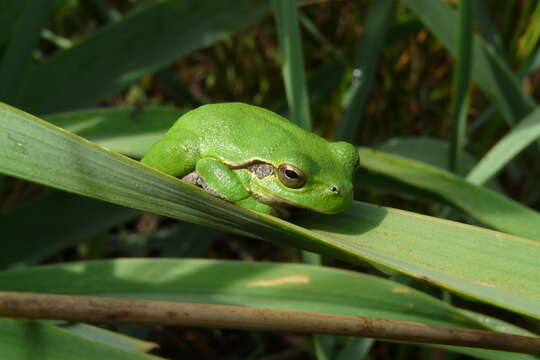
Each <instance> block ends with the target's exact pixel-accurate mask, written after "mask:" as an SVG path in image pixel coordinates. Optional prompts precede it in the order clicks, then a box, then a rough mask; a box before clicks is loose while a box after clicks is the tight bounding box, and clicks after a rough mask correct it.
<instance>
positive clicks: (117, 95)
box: [0, 0, 540, 360]
mask: <svg viewBox="0 0 540 360" xmlns="http://www.w3.org/2000/svg"><path fill="white" fill-rule="evenodd" d="M298 5H299V7H298V10H297V13H296V16H295V11H294V6H293V2H287V1H279V0H276V1H274V2H270V1H266V0H264V1H263V0H250V1H248V0H238V1H234V2H226V1H220V0H198V1H196V2H191V1H179V0H162V1H150V0H148V1H120V0H118V1H113V0H110V1H105V0H79V1H75V0H65V1H61V0H58V1H52V0H51V1H45V0H44V1H39V2H36V1H31V0H26V1H21V0H2V11H1V12H0V100H2V101H3V102H5V103H7V104H9V105H11V106H13V107H15V108H19V109H21V110H24V111H25V112H27V113H31V114H33V115H36V116H39V117H40V118H43V119H45V120H47V121H50V122H51V123H53V124H55V125H57V126H60V127H62V128H65V129H67V130H69V131H72V132H74V133H76V134H78V135H80V136H82V137H84V138H87V139H89V140H91V141H94V142H96V143H97V144H99V145H101V146H104V147H106V148H108V149H111V150H113V151H117V152H120V153H123V154H126V155H128V156H131V157H132V158H135V159H138V158H140V157H141V156H142V154H144V152H145V151H146V149H147V148H148V146H149V145H150V144H151V143H152V142H153V141H155V140H156V139H158V138H159V137H160V136H161V135H162V133H163V131H165V129H167V127H168V126H170V124H172V122H174V120H175V119H176V118H177V117H178V116H179V115H181V114H182V113H183V112H185V111H187V110H189V109H192V108H194V107H196V106H199V105H201V104H205V103H213V102H222V101H242V102H247V103H251V104H255V105H259V106H263V107H266V108H269V109H272V110H274V111H276V112H279V113H281V114H284V115H287V116H289V118H291V120H293V121H296V122H298V123H299V124H301V125H303V126H304V127H308V128H312V130H313V131H315V132H316V133H318V134H320V135H321V136H325V137H327V138H329V139H342V140H347V141H350V142H352V143H354V144H356V145H358V146H360V148H359V151H360V157H361V161H362V167H361V169H360V171H359V172H358V173H357V176H356V178H355V184H356V187H355V191H356V194H355V198H356V200H359V201H362V202H356V203H355V204H354V206H353V208H352V209H351V210H350V211H348V212H347V213H346V214H343V215H340V216H335V217H328V216H322V215H313V216H309V217H306V218H302V219H298V220H293V222H294V223H296V224H297V225H299V226H296V225H294V224H289V223H287V222H284V221H280V220H276V219H271V218H270V217H264V216H258V215H256V214H252V213H249V212H246V211H242V210H241V209H237V208H234V207H233V206H229V205H228V204H223V202H221V201H219V200H216V199H213V198H211V197H209V196H205V194H201V193H200V192H198V191H196V190H194V189H192V188H190V187H188V186H185V185H183V184H179V183H178V182H177V181H175V180H174V179H170V178H167V177H165V176H162V175H160V174H158V173H155V172H152V171H151V170H148V169H146V168H143V167H140V166H136V164H135V165H134V163H132V162H129V161H127V160H126V159H124V158H122V157H118V156H116V155H114V154H112V153H110V152H106V151H103V150H101V148H98V147H95V146H93V145H90V144H88V143H85V142H83V141H81V140H80V139H78V138H76V137H71V136H69V135H66V134H65V133H62V132H59V131H57V130H56V129H55V128H53V127H50V126H48V125H44V124H43V123H41V122H39V121H37V120H36V119H34V118H32V117H31V116H29V115H27V114H25V113H22V112H19V111H17V110H14V108H11V107H8V106H2V107H1V108H0V229H1V230H0V231H2V251H0V266H1V267H2V271H0V289H1V290H13V291H16V290H18V291H35V292H44V293H67V294H92V295H108V296H117V297H134V298H148V299H167V300H177V301H195V302H201V303H225V304H236V305H246V306H260V307H267V308H279V309H295V310H303V311H317V312H326V313H336V314H349V315H365V316H374V317H382V318H391V319H401V320H413V321H421V322H427V323H434V324H443V325H453V326H462V327H474V328H480V329H489V330H497V331H505V332H512V333H518V334H528V335H531V334H534V333H538V331H539V330H540V328H539V323H538V319H539V318H540V313H539V311H540V310H539V309H540V299H539V298H538V294H539V293H540V281H539V279H540V268H539V267H538V263H539V261H538V259H540V246H539V243H538V240H540V215H539V213H538V210H539V209H540V186H539V179H540V165H539V164H540V161H539V158H540V152H539V151H540V147H539V145H538V143H537V142H536V141H535V140H536V139H537V138H538V137H539V136H540V113H539V112H538V110H537V108H536V107H537V105H536V99H537V97H538V91H539V90H538V88H539V86H538V83H539V81H540V77H539V72H538V71H537V68H538V67H539V66H540V51H539V47H538V38H539V37H540V28H539V24H540V3H538V1H534V0H524V1H520V2H514V1H500V0H493V1H479V0H478V1H462V2H450V1H439V0H424V1H421V0H402V1H389V0H380V1H371V2H368V1H299V2H298ZM304 79H305V86H304ZM375 149H376V150H377V151H375ZM1 174H5V175H1ZM22 179H25V180H22ZM27 181H31V182H27ZM36 183H38V184H42V185H37V184H36ZM484 184H485V185H484ZM44 185H47V186H44ZM52 188H56V189H62V190H67V191H69V193H66V192H62V191H59V190H54V189H52ZM75 194H79V195H86V196H90V197H92V198H93V199H91V198H88V197H84V196H79V195H75ZM96 199H99V200H96ZM101 200H106V201H109V202H111V203H115V204H120V205H124V206H131V207H133V208H135V209H139V210H144V211H147V212H152V213H156V214H160V215H161V216H159V215H151V214H149V213H143V212H141V211H139V210H134V209H132V208H128V207H123V206H118V205H113V204H111V203H109V202H103V201H101ZM370 203H371V204H376V205H380V206H383V207H389V208H379V207H376V206H372V205H369V204H370ZM392 208H398V209H403V210H407V211H410V212H401V211H396V210H393V209H392ZM419 214H424V215H429V216H433V217H440V218H444V219H450V220H454V221H459V222H464V223H468V224H472V225H475V226H476V227H465V226H461V225H458V224H455V223H450V222H444V221H439V220H437V219H433V218H428V217H423V216H420V215H419ZM172 218H175V219H181V220H184V221H187V222H183V221H180V222H179V221H177V220H172ZM203 225H206V226H203ZM208 225H209V226H210V227H209V226H208ZM483 227H486V228H491V229H495V230H498V231H501V233H495V232H491V231H485V230H483V229H482V228H483ZM221 230H227V232H222V231H221ZM231 232H233V233H234V234H231ZM254 237H255V238H258V239H254ZM260 239H266V240H270V241H271V242H266V241H261V240H260ZM298 249H304V250H312V251H316V252H318V253H320V254H323V255H325V256H324V258H323V259H322V264H323V265H324V266H322V267H321V266H307V265H301V264H290V263H301V262H303V261H306V262H311V263H318V262H321V259H319V258H317V257H316V256H312V255H311V254H310V253H304V254H303V255H302V253H301V252H299V251H298ZM119 258H133V259H119ZM164 258H173V259H170V260H166V259H164ZM184 258H191V260H184ZM193 258H205V259H204V260H203V259H199V260H194V259H193ZM223 259H226V260H233V261H223ZM331 268H342V269H347V270H348V271H342V270H336V269H331ZM350 270H352V271H350ZM298 274H300V275H298ZM291 276H292V277H291ZM294 276H296V277H294ZM298 276H299V277H298ZM383 278H384V279H383ZM272 279H273V280H275V279H281V280H283V279H285V282H284V283H282V284H280V286H254V285H253V284H266V283H265V281H268V280H272ZM291 279H292V280H291ZM306 279H307V280H306ZM246 284H247V285H246ZM249 284H251V285H250V286H248V285H249ZM0 322H1V325H0V354H3V355H4V356H3V358H9V359H12V358H13V359H19V358H23V357H25V356H26V357H29V356H30V357H31V356H32V354H34V355H36V354H39V355H40V356H41V358H50V359H56V358H60V357H61V356H62V354H65V353H66V352H71V353H73V354H77V356H78V357H79V356H80V357H81V358H92V359H95V358H97V357H98V356H102V357H104V358H110V359H116V358H130V359H133V358H152V356H160V357H164V358H172V359H180V358H182V359H187V358H193V359H246V358H253V359H256V358H257V359H258V358H264V359H308V358H314V357H317V358H318V359H340V360H343V359H349V358H350V359H359V358H365V359H424V358H425V359H443V358H444V359H468V358H482V359H533V358H534V357H533V356H531V355H521V354H510V353H502V352H493V351H488V350H475V349H472V348H456V347H443V346H436V347H426V346H422V347H420V346H418V345H413V344H403V343H399V344H398V343H389V342H379V341H376V342H373V341H372V340H368V339H352V338H343V337H330V336H327V337H322V336H315V337H313V338H311V337H310V336H300V335H292V334H270V333H259V332H241V331H233V330H205V329H195V328H177V327H165V326H133V325H129V326H128V325H115V326H108V327H107V329H108V330H104V328H103V327H101V328H100V327H94V326H90V325H83V324H65V323H63V324H60V325H59V324H58V323H51V322H20V321H12V320H8V319H3V320H0ZM110 330H112V331H110ZM32 334H34V335H35V334H39V336H38V337H36V336H34V335H32ZM120 334H125V335H128V336H129V337H125V336H123V335H120ZM36 339H39V341H37V340H36ZM150 354H152V355H150Z"/></svg>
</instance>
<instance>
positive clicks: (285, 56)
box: [272, 0, 311, 130]
mask: <svg viewBox="0 0 540 360" xmlns="http://www.w3.org/2000/svg"><path fill="white" fill-rule="evenodd" d="M272 5H273V7H274V18H275V20H276V30H277V34H278V42H279V49H280V53H281V57H282V61H283V64H282V67H281V69H282V74H283V81H284V84H285V92H286V94H287V103H288V104H289V113H290V119H291V120H292V121H293V122H295V123H296V124H298V125H299V126H301V127H302V128H304V129H307V130H310V129H311V114H310V110H309V97H308V93H307V88H306V76H305V72H304V55H303V53H302V40H301V39H300V26H299V25H298V11H297V8H296V2H294V1H289V0H272Z"/></svg>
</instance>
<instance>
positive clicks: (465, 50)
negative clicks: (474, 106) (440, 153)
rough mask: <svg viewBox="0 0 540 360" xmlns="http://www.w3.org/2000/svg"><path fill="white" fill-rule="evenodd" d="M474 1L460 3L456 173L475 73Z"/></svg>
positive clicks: (455, 76)
mask: <svg viewBox="0 0 540 360" xmlns="http://www.w3.org/2000/svg"><path fill="white" fill-rule="evenodd" d="M473 2H474V0H462V1H461V2H460V3H459V14H458V22H459V26H458V27H457V32H458V34H457V37H456V38H457V40H458V44H457V45H456V48H457V54H456V57H455V60H454V63H455V65H454V74H453V76H452V132H451V141H450V152H449V157H450V161H449V165H450V166H449V169H450V171H452V172H454V173H460V172H461V166H462V164H461V163H460V159H461V157H462V156H463V155H462V154H463V147H464V145H465V134H466V124H467V110H468V108H469V82H470V74H471V63H472V58H471V45H472V36H473V32H472V16H473V15H472V14H473Z"/></svg>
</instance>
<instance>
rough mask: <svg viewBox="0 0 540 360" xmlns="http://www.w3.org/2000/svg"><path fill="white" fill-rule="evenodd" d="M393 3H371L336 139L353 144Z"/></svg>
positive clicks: (383, 1) (387, 0) (390, 1)
mask: <svg viewBox="0 0 540 360" xmlns="http://www.w3.org/2000/svg"><path fill="white" fill-rule="evenodd" d="M393 10H394V0H379V1H373V2H371V6H370V8H369V11H368V14H367V17H366V22H365V26H364V31H363V33H362V37H361V38H360V41H359V43H358V48H357V53H356V61H355V66H354V70H353V72H352V79H351V85H350V87H349V89H348V90H347V93H346V95H345V99H344V104H343V106H344V113H343V117H342V119H341V121H340V123H339V126H338V129H337V130H336V136H335V138H336V140H344V141H349V142H353V140H354V138H355V136H356V134H357V132H358V129H359V128H360V122H361V119H362V113H363V111H364V107H365V105H366V102H367V99H368V97H369V92H370V90H371V88H372V86H373V82H374V81H375V74H376V67H377V62H378V59H379V56H380V53H381V51H382V49H383V47H384V45H385V44H386V34H387V32H388V30H389V28H390V27H391V25H392V12H393Z"/></svg>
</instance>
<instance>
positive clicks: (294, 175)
mask: <svg viewBox="0 0 540 360" xmlns="http://www.w3.org/2000/svg"><path fill="white" fill-rule="evenodd" d="M285 175H287V177H288V178H291V179H297V178H298V174H297V173H295V172H294V171H292V170H285Z"/></svg>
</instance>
